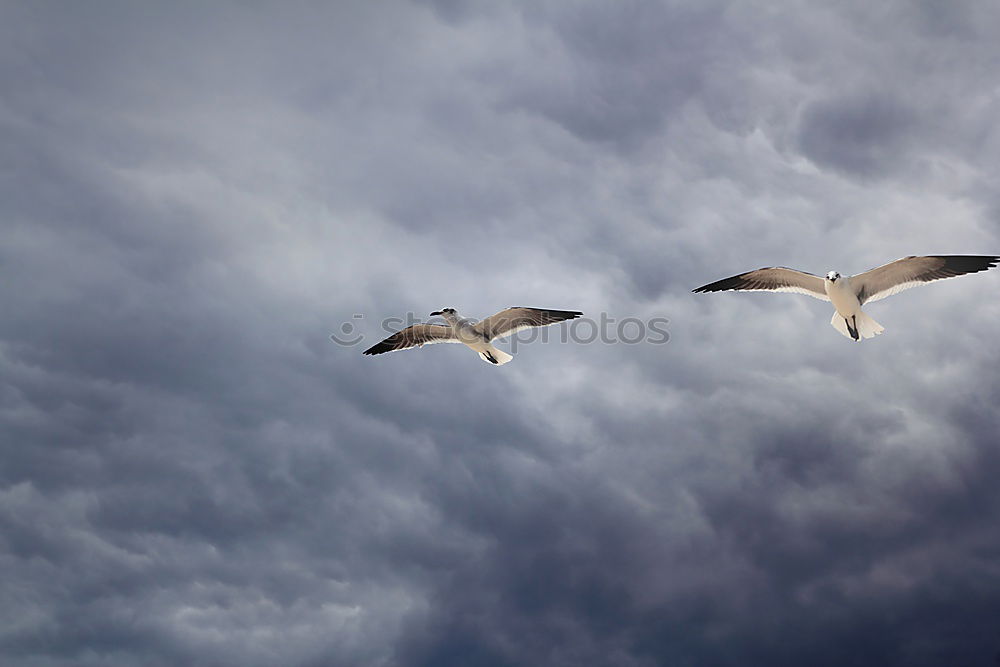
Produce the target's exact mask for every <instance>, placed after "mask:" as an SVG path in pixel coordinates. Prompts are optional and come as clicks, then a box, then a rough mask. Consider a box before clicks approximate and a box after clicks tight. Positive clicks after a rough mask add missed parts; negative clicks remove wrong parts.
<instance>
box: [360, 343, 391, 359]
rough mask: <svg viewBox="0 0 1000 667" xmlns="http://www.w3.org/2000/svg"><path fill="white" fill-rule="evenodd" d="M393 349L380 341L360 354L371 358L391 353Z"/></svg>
mask: <svg viewBox="0 0 1000 667" xmlns="http://www.w3.org/2000/svg"><path fill="white" fill-rule="evenodd" d="M394 349H395V348H394V347H393V346H392V345H388V344H386V343H385V341H382V342H381V343H376V344H375V345H372V346H371V347H370V348H368V349H367V350H365V351H364V352H362V353H361V354H364V355H368V356H372V355H375V354H383V353H385V352H391V351H392V350H394Z"/></svg>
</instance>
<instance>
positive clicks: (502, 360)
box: [479, 345, 514, 366]
mask: <svg viewBox="0 0 1000 667" xmlns="http://www.w3.org/2000/svg"><path fill="white" fill-rule="evenodd" d="M479 356H480V357H482V359H483V361H485V362H486V363H488V364H495V365H497V366H503V365H504V364H506V363H507V362H508V361H510V360H512V359H513V358H514V357H512V356H511V355H509V354H507V353H506V352H504V351H503V350H500V349H497V348H495V347H493V346H492V345H490V347H489V349H488V350H485V351H483V352H480V353H479Z"/></svg>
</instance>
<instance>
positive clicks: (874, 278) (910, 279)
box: [851, 255, 1000, 304]
mask: <svg viewBox="0 0 1000 667" xmlns="http://www.w3.org/2000/svg"><path fill="white" fill-rule="evenodd" d="M998 261H1000V257H997V256H994V255H928V256H926V257H912V256H911V257H904V258H903V259H897V260H896V261H895V262H889V263H888V264H886V265H884V266H880V267H878V268H877V269H872V270H871V271H865V272H864V273H859V274H858V275H856V276H851V286H852V287H854V289H855V292H856V293H857V295H858V301H860V302H861V303H863V304H864V303H868V302H870V301H878V300H879V299H884V298H885V297H887V296H892V295H893V294H897V293H899V292H902V291H903V290H905V289H909V288H911V287H916V286H917V285H923V284H924V283H929V282H933V281H935V280H943V279H944V278H954V277H955V276H962V275H965V274H966V273H978V272H980V271H985V270H987V269H990V268H993V267H994V266H996V264H997V262H998Z"/></svg>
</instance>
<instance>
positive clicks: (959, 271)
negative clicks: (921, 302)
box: [933, 255, 1000, 277]
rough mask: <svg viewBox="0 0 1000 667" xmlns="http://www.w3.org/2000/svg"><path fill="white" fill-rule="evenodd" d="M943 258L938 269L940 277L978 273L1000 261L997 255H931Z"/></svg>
mask: <svg viewBox="0 0 1000 667" xmlns="http://www.w3.org/2000/svg"><path fill="white" fill-rule="evenodd" d="M933 257H937V258H938V259H942V260H944V265H943V266H942V267H941V268H940V269H938V273H940V274H943V275H942V276H941V277H951V276H963V275H965V274H967V273H979V272H980V271H986V270H988V269H992V268H994V267H996V265H997V263H1000V256H997V255H933Z"/></svg>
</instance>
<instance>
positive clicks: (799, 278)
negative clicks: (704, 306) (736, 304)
mask: <svg viewBox="0 0 1000 667" xmlns="http://www.w3.org/2000/svg"><path fill="white" fill-rule="evenodd" d="M727 290H735V291H738V292H745V291H758V290H761V291H768V292H794V293H796V294H808V295H809V296H811V297H815V298H817V299H822V300H823V301H829V300H830V297H828V296H827V295H826V287H824V285H823V279H822V278H820V277H819V276H814V275H813V274H811V273H805V272H804V271H796V270H795V269H787V268H785V267H783V266H774V267H769V268H766V269H757V270H756V271H748V272H747V273H741V274H740V275H738V276H733V277H732V278H723V279H722V280H717V281H715V282H714V283H709V284H707V285H702V286H701V287H696V288H695V289H693V290H691V291H692V292H724V291H727Z"/></svg>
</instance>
